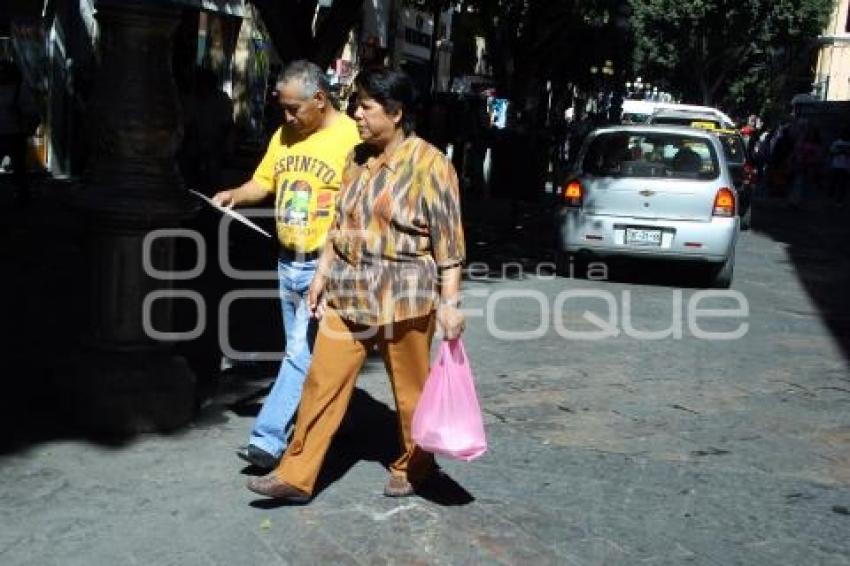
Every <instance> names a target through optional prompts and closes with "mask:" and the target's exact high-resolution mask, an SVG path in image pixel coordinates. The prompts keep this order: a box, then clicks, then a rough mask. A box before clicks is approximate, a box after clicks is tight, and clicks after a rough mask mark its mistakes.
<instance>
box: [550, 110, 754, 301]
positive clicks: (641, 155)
mask: <svg viewBox="0 0 850 566" xmlns="http://www.w3.org/2000/svg"><path fill="white" fill-rule="evenodd" d="M561 197H562V199H561V206H560V207H559V210H558V212H557V221H556V225H557V227H558V231H557V244H556V252H557V259H558V263H559V266H560V267H563V266H565V265H566V264H567V262H569V261H570V258H571V256H575V255H578V256H580V257H581V256H584V255H586V254H593V255H598V256H608V257H616V256H623V257H632V258H657V259H670V260H686V261H691V262H695V263H701V264H703V265H705V266H707V267H708V272H709V275H710V284H711V285H712V286H714V287H720V288H725V287H728V286H729V285H730V284H731V282H732V275H733V271H734V265H735V243H736V241H737V237H738V231H739V218H738V215H737V205H738V195H737V192H736V190H735V185H734V182H733V179H732V176H731V173H730V171H729V167H728V163H727V160H726V153H725V151H724V149H723V146H722V144H721V141H720V138H719V137H718V136H716V135H714V134H712V133H710V132H708V131H705V130H698V129H694V128H689V127H680V126H610V127H606V128H600V129H597V130H594V131H593V132H591V134H590V135H589V136H588V137H587V139H586V140H585V142H584V144H583V146H582V149H581V150H580V152H579V155H578V159H577V161H576V165H575V166H574V169H573V171H571V173H570V175H569V177H568V179H567V182H566V184H565V186H564V188H563V191H562V194H561Z"/></svg>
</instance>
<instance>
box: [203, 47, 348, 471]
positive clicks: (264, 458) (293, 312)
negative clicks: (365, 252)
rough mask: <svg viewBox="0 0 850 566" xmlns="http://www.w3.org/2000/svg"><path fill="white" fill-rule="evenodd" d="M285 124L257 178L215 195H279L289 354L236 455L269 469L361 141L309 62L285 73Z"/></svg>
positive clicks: (297, 393) (238, 202) (293, 400)
mask: <svg viewBox="0 0 850 566" xmlns="http://www.w3.org/2000/svg"><path fill="white" fill-rule="evenodd" d="M277 92H278V101H279V104H280V106H281V108H282V109H283V117H284V124H283V126H282V127H279V128H278V130H277V131H276V132H275V133H274V135H273V136H272V139H271V141H270V142H269V146H268V149H267V151H266V154H265V157H263V160H262V162H261V163H260V165H259V166H258V167H257V170H256V171H255V172H254V176H253V178H252V179H251V180H249V181H248V182H247V183H245V184H243V185H242V186H240V187H238V188H236V189H233V190H228V191H222V192H219V193H217V194H216V195H215V196H214V197H213V201H215V202H216V203H217V204H219V205H221V206H246V205H247V206H250V205H255V204H258V203H260V202H262V201H264V200H265V199H266V198H267V197H270V196H272V195H274V198H275V224H276V227H277V237H278V241H279V243H280V252H279V257H278V278H279V280H280V297H281V305H282V310H283V325H284V335H285V339H286V352H285V354H284V357H283V360H282V361H281V364H280V371H279V372H278V375H277V379H276V380H275V383H274V386H273V387H272V390H271V392H270V393H269V395H268V397H267V398H266V401H265V403H264V404H263V408H262V410H260V414H259V415H258V416H257V420H256V421H255V422H254V426H253V429H252V430H251V434H250V438H249V442H248V445H247V446H243V447H241V448H240V449H239V450H238V451H237V455H238V456H239V457H240V458H242V459H243V460H245V461H247V462H249V463H251V464H253V465H255V466H257V467H260V468H263V469H265V470H269V469H272V468H274V467H275V466H276V465H277V462H278V459H279V458H280V455H281V454H282V453H283V450H284V449H285V448H286V445H287V442H286V431H287V427H288V425H289V423H290V421H291V420H292V418H293V415H295V411H296V409H297V408H298V403H299V401H300V399H301V390H302V387H303V385H304V378H305V376H306V374H307V369H308V368H309V367H310V359H311V357H312V351H313V342H314V339H315V330H316V324H315V321H314V320H311V317H310V311H309V309H308V304H307V300H306V299H307V290H308V289H309V287H310V283H311V282H312V281H313V277H314V276H315V274H316V267H317V265H318V258H319V255H320V254H321V251H322V249H323V247H324V244H325V239H326V237H327V233H328V229H329V228H330V226H331V222H332V221H333V219H334V216H335V210H334V207H335V203H336V200H337V193H338V191H339V187H340V184H341V182H342V171H343V165H344V164H345V160H346V156H347V155H348V154H349V153H350V152H351V150H352V148H353V147H354V146H355V145H356V144H357V143H358V142H359V141H360V137H359V135H358V133H357V127H356V126H355V124H354V121H353V120H352V119H351V118H349V117H348V116H346V115H345V114H343V113H341V112H339V111H338V110H337V109H336V108H335V107H334V105H333V104H332V103H331V97H330V86H329V84H328V81H327V78H326V77H325V73H324V71H322V69H321V68H319V67H318V66H317V65H315V64H313V63H310V62H307V61H296V62H294V63H291V64H290V65H289V66H287V67H286V69H284V71H283V73H282V75H281V76H280V79H279V80H278V85H277Z"/></svg>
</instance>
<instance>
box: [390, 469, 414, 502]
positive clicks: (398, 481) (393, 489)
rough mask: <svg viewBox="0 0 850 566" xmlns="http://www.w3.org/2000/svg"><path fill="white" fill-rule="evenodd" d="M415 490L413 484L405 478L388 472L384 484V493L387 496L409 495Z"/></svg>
mask: <svg viewBox="0 0 850 566" xmlns="http://www.w3.org/2000/svg"><path fill="white" fill-rule="evenodd" d="M414 492H415V490H414V488H413V484H412V483H410V482H409V481H407V478H405V477H402V476H397V475H395V474H390V479H389V480H388V481H387V485H385V486H384V495H386V496H387V497H410V496H411V495H413V494H414Z"/></svg>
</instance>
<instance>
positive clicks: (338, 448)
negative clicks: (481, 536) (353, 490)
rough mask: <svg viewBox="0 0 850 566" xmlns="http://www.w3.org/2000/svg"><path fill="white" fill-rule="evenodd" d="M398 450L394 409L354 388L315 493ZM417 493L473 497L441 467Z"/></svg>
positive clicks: (464, 500) (454, 500)
mask: <svg viewBox="0 0 850 566" xmlns="http://www.w3.org/2000/svg"><path fill="white" fill-rule="evenodd" d="M399 452H400V447H399V442H398V419H397V417H396V413H395V411H393V410H391V409H390V408H389V407H388V406H387V405H385V404H384V403H382V402H380V401H377V400H375V399H374V398H373V397H372V396H371V395H369V393H367V392H366V391H364V390H362V389H360V388H355V389H354V393H353V394H352V397H351V403H350V404H349V406H348V412H347V413H346V415H345V418H344V420H343V422H342V425H341V426H340V429H339V431H338V432H337V434H336V437H335V438H334V440H333V442H332V443H331V446H330V448H329V449H328V453H327V456H326V457H325V462H324V464H323V465H322V471H321V473H320V474H319V479H318V482H317V484H316V489H315V492H314V496H318V495H319V494H320V493H322V492H323V491H324V490H325V489H328V488H329V487H331V486H332V485H333V484H334V483H336V482H337V481H339V480H340V479H341V478H342V477H343V476H345V474H347V473H348V471H349V470H350V469H351V468H352V467H354V466H355V465H356V464H357V463H358V462H360V461H363V460H366V461H370V462H378V463H379V464H381V466H383V467H384V468H387V469H389V466H390V464H391V463H392V462H393V461H394V460H395V459H396V458H397V457H398V455H399ZM254 472H255V470H253V469H251V468H250V467H249V468H246V469H244V470H243V473H245V474H249V473H254ZM382 489H383V484H377V485H375V486H374V489H372V490H371V492H370V493H367V494H364V495H366V496H368V495H374V496H375V497H381V490H382ZM417 495H418V496H420V497H422V498H424V499H426V500H428V501H431V502H433V503H436V504H438V505H443V506H453V505H466V504H469V503H471V502H473V501H474V500H475V498H474V497H473V496H472V495H471V494H470V493H469V492H468V491H466V490H465V489H464V488H463V487H462V486H461V485H460V484H458V483H457V482H455V481H454V480H453V479H452V478H450V477H449V476H448V475H446V474H445V473H443V472H442V471H440V472H439V473H437V474H436V475H435V476H434V477H433V478H432V479H430V480H429V481H428V482H426V483H425V484H423V485H422V486H421V487H419V488H418V489H417ZM251 505H252V506H254V507H258V508H261V509H269V508H273V507H278V506H289V505H292V503H289V502H286V501H277V502H275V501H268V500H259V501H254V502H252V503H251Z"/></svg>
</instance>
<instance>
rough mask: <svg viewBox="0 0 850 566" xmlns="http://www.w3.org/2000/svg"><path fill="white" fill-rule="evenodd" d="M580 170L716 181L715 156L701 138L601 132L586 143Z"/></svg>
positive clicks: (717, 170)
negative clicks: (586, 146)
mask: <svg viewBox="0 0 850 566" xmlns="http://www.w3.org/2000/svg"><path fill="white" fill-rule="evenodd" d="M582 168H583V170H584V171H585V172H586V173H590V174H591V175H597V176H600V177H643V178H647V177H651V178H664V179H706V180H707V179H716V178H717V176H718V175H719V165H718V161H717V155H716V154H715V152H714V147H713V146H712V145H711V143H710V142H709V141H708V140H707V139H705V138H701V137H696V136H693V137H692V136H682V135H678V134H663V133H652V134H649V133H633V132H605V133H602V134H600V135H598V136H596V137H595V138H593V140H592V141H591V142H590V145H589V146H588V148H587V151H586V152H585V157H584V161H583V162H582Z"/></svg>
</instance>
